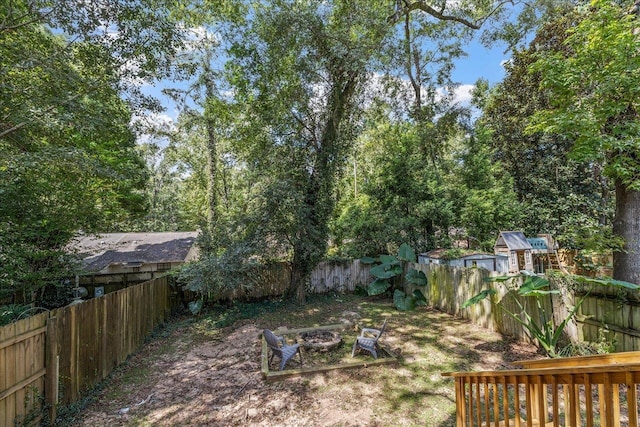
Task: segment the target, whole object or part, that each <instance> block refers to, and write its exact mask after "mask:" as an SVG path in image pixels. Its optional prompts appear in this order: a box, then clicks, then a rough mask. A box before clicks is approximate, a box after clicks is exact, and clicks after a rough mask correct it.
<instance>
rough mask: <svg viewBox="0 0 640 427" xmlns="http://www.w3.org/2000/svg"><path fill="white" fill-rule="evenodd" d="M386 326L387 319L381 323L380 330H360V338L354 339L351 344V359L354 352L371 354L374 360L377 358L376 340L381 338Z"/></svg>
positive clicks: (377, 347)
mask: <svg viewBox="0 0 640 427" xmlns="http://www.w3.org/2000/svg"><path fill="white" fill-rule="evenodd" d="M386 326H387V319H385V320H384V322H383V323H382V327H381V328H380V329H373V328H362V331H360V336H358V337H356V342H354V343H353V349H352V350H351V357H353V356H355V354H356V351H358V350H365V351H368V352H369V353H371V355H372V356H373V358H374V359H377V358H378V349H379V346H378V340H379V339H380V337H381V336H382V333H383V332H384V330H385V328H386Z"/></svg>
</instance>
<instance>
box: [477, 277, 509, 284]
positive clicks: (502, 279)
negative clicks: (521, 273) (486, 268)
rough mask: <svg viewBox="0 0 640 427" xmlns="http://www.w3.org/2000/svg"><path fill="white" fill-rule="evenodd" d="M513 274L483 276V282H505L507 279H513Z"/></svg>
mask: <svg viewBox="0 0 640 427" xmlns="http://www.w3.org/2000/svg"><path fill="white" fill-rule="evenodd" d="M514 277H515V276H496V277H485V278H484V281H485V282H498V283H500V282H506V281H507V280H511V279H513V278H514Z"/></svg>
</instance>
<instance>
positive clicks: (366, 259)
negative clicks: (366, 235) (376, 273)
mask: <svg viewBox="0 0 640 427" xmlns="http://www.w3.org/2000/svg"><path fill="white" fill-rule="evenodd" d="M360 262H361V263H363V264H373V263H374V262H378V258H371V257H370V256H365V257H362V258H360Z"/></svg>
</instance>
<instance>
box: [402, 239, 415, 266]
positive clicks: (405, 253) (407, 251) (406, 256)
mask: <svg viewBox="0 0 640 427" xmlns="http://www.w3.org/2000/svg"><path fill="white" fill-rule="evenodd" d="M398 258H400V259H401V260H403V261H408V262H416V252H415V251H414V250H413V248H412V247H411V246H409V245H408V244H406V243H403V244H402V245H400V248H399V249H398Z"/></svg>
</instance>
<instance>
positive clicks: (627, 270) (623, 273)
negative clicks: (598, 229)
mask: <svg viewBox="0 0 640 427" xmlns="http://www.w3.org/2000/svg"><path fill="white" fill-rule="evenodd" d="M613 232H614V234H615V235H617V236H621V237H622V238H623V239H624V242H625V243H624V248H623V250H621V251H616V252H614V254H613V278H614V279H616V280H624V281H627V282H631V283H636V284H640V262H639V261H640V191H637V190H631V189H629V188H627V187H626V186H625V185H624V184H623V183H622V182H621V181H620V180H619V179H618V180H616V216H615V219H614V221H613Z"/></svg>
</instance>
